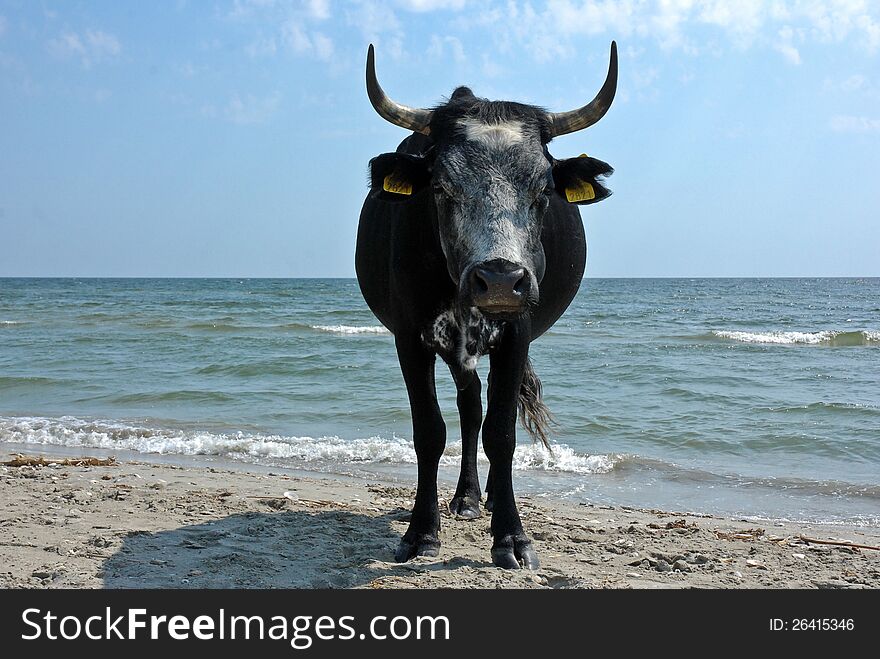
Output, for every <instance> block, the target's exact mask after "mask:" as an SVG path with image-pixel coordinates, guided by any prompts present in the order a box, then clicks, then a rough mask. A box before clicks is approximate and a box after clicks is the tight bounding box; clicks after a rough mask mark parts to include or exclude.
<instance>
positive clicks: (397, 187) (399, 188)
mask: <svg viewBox="0 0 880 659" xmlns="http://www.w3.org/2000/svg"><path fill="white" fill-rule="evenodd" d="M382 189H383V190H385V192H393V193H394V194H412V184H411V183H407V182H406V181H401V180H400V179H398V178H394V174H389V175H388V176H386V177H385V180H384V181H382Z"/></svg>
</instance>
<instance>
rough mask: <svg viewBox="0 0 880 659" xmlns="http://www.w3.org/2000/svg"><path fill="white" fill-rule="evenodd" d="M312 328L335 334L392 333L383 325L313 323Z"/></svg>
mask: <svg viewBox="0 0 880 659" xmlns="http://www.w3.org/2000/svg"><path fill="white" fill-rule="evenodd" d="M311 327H312V329H315V330H319V331H321V332H331V333H333V334H390V333H391V332H389V331H388V330H387V329H385V328H384V327H383V326H382V325H312V326H311Z"/></svg>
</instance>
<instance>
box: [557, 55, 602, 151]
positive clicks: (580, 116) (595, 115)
mask: <svg viewBox="0 0 880 659" xmlns="http://www.w3.org/2000/svg"><path fill="white" fill-rule="evenodd" d="M616 91H617V42H615V41H612V42H611V61H610V62H609V63H608V75H607V76H606V77H605V84H604V85H602V89H600V90H599V93H598V94H596V98H594V99H593V100H592V101H590V102H589V103H587V104H586V105H585V106H584V107H582V108H579V109H577V110H571V111H570V112H551V113H550V136H551V137H559V136H560V135H566V134H568V133H573V132H575V131H576V130H583V129H584V128H587V127H589V126H592V125H593V124H594V123H596V122H597V121H599V119H601V118H602V117H604V116H605V113H606V112H608V108H610V107H611V101H613V100H614V93H615V92H616Z"/></svg>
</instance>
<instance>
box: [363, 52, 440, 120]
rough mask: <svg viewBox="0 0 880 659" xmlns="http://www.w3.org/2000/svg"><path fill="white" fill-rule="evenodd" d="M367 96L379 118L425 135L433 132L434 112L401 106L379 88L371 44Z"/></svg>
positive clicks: (368, 55) (368, 57) (368, 61)
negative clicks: (431, 125) (431, 126)
mask: <svg viewBox="0 0 880 659" xmlns="http://www.w3.org/2000/svg"><path fill="white" fill-rule="evenodd" d="M367 96H369V97H370V103H372V104H373V108H375V110H376V112H378V113H379V116H381V117H382V118H383V119H386V120H388V121H390V122H391V123H392V124H394V125H395V126H400V127H401V128H407V129H409V130H414V131H415V132H417V133H423V134H425V135H427V134H429V133H430V132H431V128H430V126H429V124H430V123H431V114H432V112H431V111H430V110H422V109H419V108H411V107H408V106H406V105H401V104H400V103H398V102H396V101H393V100H391V99H390V98H388V96H387V95H386V94H385V92H384V91H382V87H381V86H379V81H378V80H377V79H376V57H375V55H374V54H373V44H370V49H369V50H368V51H367Z"/></svg>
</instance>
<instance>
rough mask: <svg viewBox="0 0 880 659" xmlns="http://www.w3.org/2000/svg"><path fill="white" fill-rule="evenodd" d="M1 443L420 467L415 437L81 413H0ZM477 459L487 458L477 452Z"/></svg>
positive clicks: (613, 459) (603, 460)
mask: <svg viewBox="0 0 880 659" xmlns="http://www.w3.org/2000/svg"><path fill="white" fill-rule="evenodd" d="M0 442H8V443H16V444H38V445H44V446H67V447H74V448H98V449H106V450H111V451H112V450H126V451H135V452H138V453H158V454H177V455H187V456H196V455H205V456H222V457H226V458H232V459H236V458H238V459H250V460H256V461H257V462H259V461H261V460H274V461H277V460H282V461H288V462H290V463H292V466H296V465H306V466H308V465H310V464H312V465H314V464H326V463H335V464H352V463H357V464H371V463H372V464H380V463H385V464H416V462H417V460H416V453H415V451H414V450H413V447H412V442H411V441H409V440H406V439H402V438H399V437H393V438H391V439H388V438H384V437H367V438H360V439H351V440H349V439H342V438H340V437H336V436H325V437H296V436H285V435H263V434H251V433H243V432H235V433H215V432H208V431H200V430H179V429H169V428H150V427H146V426H135V425H130V424H126V423H117V422H113V421H88V420H83V419H78V418H76V417H70V416H64V417H59V418H45V417H0ZM480 459H481V461H483V462H486V458H485V456H484V455H483V454H482V452H481V453H480ZM620 459H621V457H620V456H615V455H582V454H579V453H576V452H575V451H574V450H573V449H572V448H571V447H569V446H566V445H565V444H556V445H554V446H553V450H552V452H551V451H548V450H547V449H546V448H544V447H543V446H537V445H522V446H518V447H517V449H516V453H515V454H514V462H513V468H514V469H516V470H519V471H546V472H562V473H574V474H604V473H608V472H610V471H612V470H613V469H614V467H615V465H616V464H617V462H618V461H619V460H620ZM460 463H461V444H460V443H452V444H450V445H449V446H447V449H446V451H445V452H444V454H443V456H442V457H441V460H440V464H441V465H443V466H458V465H459V464H460Z"/></svg>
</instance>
